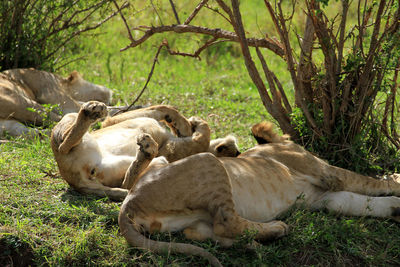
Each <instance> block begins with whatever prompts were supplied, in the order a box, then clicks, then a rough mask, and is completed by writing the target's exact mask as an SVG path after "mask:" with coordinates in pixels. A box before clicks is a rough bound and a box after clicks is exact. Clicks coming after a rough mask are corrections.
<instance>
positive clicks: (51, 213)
mask: <svg viewBox="0 0 400 267" xmlns="http://www.w3.org/2000/svg"><path fill="white" fill-rule="evenodd" d="M137 2H139V3H136V2H135V6H131V7H129V12H130V14H131V16H130V17H129V20H130V21H131V22H132V23H134V24H133V25H140V24H141V22H142V21H143V20H144V19H146V20H148V21H150V22H151V21H154V22H157V20H159V19H160V17H159V16H158V15H157V14H155V13H154V12H150V14H152V15H151V16H149V15H148V14H149V13H146V12H145V11H152V10H154V9H153V6H152V5H151V4H148V2H146V3H145V2H144V1H137ZM152 2H153V5H156V6H157V7H161V8H164V11H165V13H163V15H162V16H161V19H162V20H165V22H166V20H167V19H171V20H173V16H172V14H171V13H169V16H167V15H166V14H168V12H171V11H170V6H169V2H168V1H152ZM121 4H122V3H121ZM194 4H195V3H192V1H182V3H181V4H180V5H179V6H178V7H180V6H181V5H182V6H184V5H194ZM332 4H333V6H332V7H331V8H332V10H337V3H336V2H333V3H332ZM261 6H264V3H263V1H261V0H257V1H246V5H244V4H243V5H242V7H241V8H242V16H243V17H244V19H245V23H246V24H247V25H248V26H249V27H250V30H251V31H252V32H256V33H259V34H260V35H261V34H262V32H263V31H264V30H260V27H267V28H268V27H271V28H270V29H269V30H273V25H271V24H270V23H268V20H267V19H266V16H265V11H264V10H263V9H261V8H260V7H261ZM104 16H106V15H105V14H99V13H96V16H95V17H93V18H92V19H91V20H89V21H90V22H96V21H99V19H100V20H101V18H102V17H104ZM203 19H204V21H199V23H203V22H204V23H207V24H209V25H211V26H212V25H219V23H223V22H221V21H219V20H215V17H214V16H210V17H207V16H206V17H204V18H203ZM293 27H294V28H295V29H299V30H300V29H301V27H302V25H301V22H299V25H297V24H294V25H293ZM165 37H166V36H165V35H160V36H154V37H153V38H152V40H151V42H147V43H144V44H142V45H140V46H139V47H137V48H134V49H128V50H127V51H125V52H122V53H121V52H119V49H120V48H122V47H125V46H126V45H128V44H129V40H128V37H127V33H126V29H125V28H124V25H123V21H122V20H121V18H120V17H118V16H117V17H114V18H113V19H112V20H111V21H109V22H108V23H106V24H104V25H102V27H100V28H98V29H96V30H95V31H93V32H91V33H86V34H84V35H83V36H81V37H80V38H79V39H78V40H75V41H73V42H71V43H70V46H69V47H68V50H65V52H64V53H63V56H62V58H63V61H64V62H67V61H71V60H72V61H73V62H72V63H71V64H69V65H66V66H62V65H63V64H61V63H60V65H55V68H57V66H59V67H61V68H60V71H59V73H60V74H67V73H69V72H70V71H72V70H74V69H76V70H78V71H80V72H81V73H82V74H83V76H84V78H85V79H87V80H89V81H91V82H95V83H98V84H103V85H106V86H107V87H109V88H112V89H113V90H114V92H115V93H114V102H115V104H129V103H130V102H131V101H132V100H133V99H134V98H135V97H136V95H137V94H138V92H139V91H140V89H141V88H142V87H143V84H144V82H145V81H146V78H147V75H148V72H149V71H150V68H151V64H152V60H153V57H154V54H155V52H156V50H157V47H158V45H159V44H160V43H161V42H162V40H163V39H164V38H165ZM168 41H169V44H170V46H171V47H175V46H176V47H179V48H180V49H182V51H186V50H192V51H193V50H194V49H195V47H197V46H196V45H198V43H199V42H200V41H201V37H199V36H186V35H185V36H183V38H182V37H181V36H180V37H179V38H174V37H172V38H171V37H168ZM77 58H81V59H82V60H79V61H74V59H77ZM268 64H269V67H270V68H271V69H273V70H274V71H275V73H276V74H277V75H279V78H280V79H281V82H282V85H283V86H284V88H285V90H286V92H287V93H288V96H289V98H290V100H291V101H294V95H293V93H294V91H293V89H292V86H293V84H292V82H291V79H290V74H289V73H288V71H287V68H286V65H285V64H283V63H282V61H281V60H280V59H279V58H277V57H275V56H273V55H269V56H268ZM161 103H163V104H171V105H174V106H176V107H178V108H179V110H180V111H181V112H182V113H183V114H184V115H186V116H188V117H189V116H192V115H196V116H200V117H202V118H204V119H206V120H207V121H208V122H209V123H210V126H211V128H212V130H213V133H212V134H213V137H220V136H224V135H226V134H230V133H233V134H234V135H235V136H237V137H238V139H239V145H240V148H241V150H245V149H247V148H250V147H252V146H254V145H255V141H254V140H253V138H252V137H251V135H250V130H249V129H250V127H251V125H253V124H254V123H257V122H260V121H262V120H266V119H267V120H272V118H271V117H270V115H269V114H268V113H267V112H266V110H265V108H264V106H263V105H262V103H261V101H260V97H259V94H258V91H257V89H256V88H255V86H254V84H253V82H252V81H251V80H250V78H249V76H248V73H247V71H246V69H245V66H244V64H243V58H242V56H241V52H240V47H239V46H238V45H237V44H233V43H221V44H219V45H216V46H213V47H211V48H210V49H208V50H207V51H205V52H204V53H203V54H202V55H201V60H200V61H199V60H197V59H193V58H181V57H171V56H169V55H168V54H167V52H166V51H165V50H163V52H162V54H161V55H160V57H159V61H158V64H157V66H156V70H155V73H154V75H153V77H152V80H151V82H150V84H149V86H148V88H147V90H146V91H145V93H144V95H143V96H142V97H141V98H140V101H139V102H138V103H137V104H141V105H147V104H161ZM0 153H1V154H0V155H1V156H0V265H6V264H10V265H14V266H18V265H27V264H31V265H39V266H41V265H51V266H61V265H68V266H81V265H89V266H109V265H112V266H137V265H159V266H164V265H195V266H197V265H205V264H207V262H204V261H203V260H202V259H200V258H197V257H186V256H184V255H168V254H165V255H156V254H152V253H149V252H143V251H141V250H137V249H134V248H130V247H129V246H128V245H127V243H126V242H125V240H124V239H123V238H122V237H121V236H120V234H119V233H118V225H117V216H118V211H119V203H115V202H111V201H109V200H108V199H99V198H93V197H89V196H82V195H80V194H78V193H76V192H74V191H73V190H71V189H69V187H68V186H67V185H66V184H65V183H64V182H63V181H62V180H61V178H60V176H59V174H58V170H57V167H56V164H55V161H54V158H53V155H52V153H51V149H50V146H49V140H48V138H43V139H35V140H25V139H23V138H19V139H15V140H10V142H6V143H3V144H1V145H0ZM353 167H354V168H357V166H353ZM282 219H284V221H285V222H287V223H288V224H289V225H290V226H291V227H292V228H291V233H290V234H289V235H288V236H287V237H284V238H282V239H280V240H277V241H273V242H269V243H266V244H264V246H262V247H261V248H260V249H258V250H257V251H255V252H249V251H246V250H244V249H243V247H242V246H241V242H240V240H239V242H238V245H237V246H236V247H235V248H232V249H222V248H220V247H218V246H217V245H215V244H214V243H213V242H211V241H209V242H203V243H197V242H193V243H195V244H196V245H200V246H202V247H205V248H207V249H208V250H209V251H211V252H212V253H214V255H216V256H217V257H218V258H219V259H220V260H221V261H222V263H223V264H225V265H228V266H229V265H234V266H243V265H253V266H276V265H284V266H299V265H329V266H331V265H363V266H365V265H367V266H398V265H400V258H399V254H398V252H399V251H400V242H399V241H400V239H399V236H400V226H399V224H398V223H395V222H393V221H391V220H383V219H375V218H353V217H344V216H340V217H339V216H336V215H334V214H329V213H326V212H319V213H313V212H309V211H304V210H303V209H301V208H295V209H293V210H292V211H290V212H288V213H287V214H284V215H282ZM152 238H155V239H163V240H170V239H173V240H178V241H184V242H190V241H188V240H184V238H183V237H182V236H181V235H179V234H174V235H172V236H170V235H156V236H153V237H152ZM242 242H243V241H242Z"/></svg>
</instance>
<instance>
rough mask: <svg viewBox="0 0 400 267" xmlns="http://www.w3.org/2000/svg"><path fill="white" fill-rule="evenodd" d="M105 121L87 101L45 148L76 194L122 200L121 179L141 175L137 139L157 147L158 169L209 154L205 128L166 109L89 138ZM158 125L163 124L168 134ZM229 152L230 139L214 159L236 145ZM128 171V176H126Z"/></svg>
mask: <svg viewBox="0 0 400 267" xmlns="http://www.w3.org/2000/svg"><path fill="white" fill-rule="evenodd" d="M106 115H107V110H106V106H105V105H104V104H102V103H100V102H96V101H90V102H87V103H85V104H84V105H83V106H82V108H81V109H80V111H79V113H70V114H67V115H65V116H64V117H63V118H62V120H61V121H60V122H59V123H58V124H57V125H56V126H55V127H54V129H53V131H52V135H51V146H52V150H53V153H54V156H55V158H56V161H57V164H58V167H59V170H60V173H61V176H62V178H63V179H64V180H66V181H67V182H68V184H70V185H71V186H72V187H73V188H75V189H76V190H78V191H79V192H82V193H88V194H95V195H98V196H108V197H110V198H112V199H116V200H122V199H124V198H125V196H126V195H127V192H128V189H130V187H131V184H130V183H129V182H128V180H126V181H124V179H125V177H126V176H130V175H134V174H135V173H136V174H137V172H141V171H142V170H143V169H141V168H140V167H139V168H136V167H135V164H137V162H136V161H140V160H141V159H142V158H141V157H137V153H138V151H139V148H140V147H139V146H138V144H137V142H138V137H139V136H141V135H142V134H148V135H149V136H151V137H152V140H154V142H155V144H156V145H157V151H151V154H152V155H154V154H155V155H158V156H163V157H162V158H159V159H158V160H157V162H159V163H160V162H161V163H164V162H166V160H168V161H170V162H172V161H175V160H178V159H181V158H184V157H187V156H189V155H192V154H195V153H199V152H204V151H207V150H208V149H209V145H210V128H209V126H208V124H207V123H206V122H205V121H203V120H201V119H198V118H193V117H192V118H190V119H189V120H187V119H186V118H185V117H183V116H182V115H181V114H179V113H178V112H177V111H176V110H175V109H173V108H171V107H169V106H153V107H148V108H144V109H138V110H134V111H129V112H127V113H123V114H121V115H117V116H115V117H112V118H108V119H106V120H105V122H104V123H103V124H104V127H103V128H102V129H99V130H97V131H93V132H91V133H89V132H88V129H89V127H90V125H91V124H92V123H94V122H96V121H97V120H99V119H101V118H104V117H106ZM160 121H164V122H166V123H167V125H168V126H169V128H170V129H171V131H172V133H171V132H169V131H168V130H166V129H165V127H164V126H163V125H161V124H160ZM140 140H141V139H140ZM142 141H143V140H142ZM140 145H142V146H143V147H141V149H149V148H148V147H147V145H146V144H143V143H142V142H140ZM234 146H235V148H236V150H235V149H232V140H231V139H229V140H228V142H225V140H224V139H221V140H220V141H219V145H216V146H213V149H215V154H216V155H217V154H218V153H221V152H224V151H225V152H226V151H231V152H230V153H232V154H233V156H235V155H236V154H238V151H237V146H236V143H234ZM220 147H223V148H228V149H219V148H220ZM132 164H133V165H132ZM130 166H131V167H130ZM129 167H130V170H132V171H131V172H130V173H127V170H128V168H129Z"/></svg>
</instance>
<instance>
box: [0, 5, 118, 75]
mask: <svg viewBox="0 0 400 267" xmlns="http://www.w3.org/2000/svg"><path fill="white" fill-rule="evenodd" d="M110 2H111V1H110V0H102V1H99V0H88V1H86V0H73V1H71V0H36V1H32V0H3V1H0V70H6V69H11V68H27V67H34V68H40V69H45V70H54V67H55V66H56V65H65V64H67V63H68V62H65V61H66V60H67V59H66V58H62V57H61V55H62V54H63V52H64V51H65V50H66V49H67V48H68V44H69V43H70V42H71V41H72V40H73V39H74V38H75V37H77V36H79V35H80V34H82V33H84V32H87V31H90V30H93V29H95V28H97V27H99V26H100V25H102V24H103V23H104V22H106V21H107V20H109V19H110V18H111V17H113V16H114V15H115V14H117V12H114V13H112V14H110V15H107V13H108V12H109V10H110ZM96 20H98V21H96Z"/></svg>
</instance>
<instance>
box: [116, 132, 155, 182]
mask: <svg viewBox="0 0 400 267" xmlns="http://www.w3.org/2000/svg"><path fill="white" fill-rule="evenodd" d="M137 144H138V145H139V150H138V153H137V155H136V158H135V160H134V161H133V162H132V163H131V165H130V166H129V168H128V170H127V171H126V173H125V178H124V181H123V183H122V186H121V187H122V188H125V189H130V188H131V187H132V186H133V185H134V184H135V182H136V179H137V178H138V176H139V174H141V173H142V172H143V171H144V170H145V169H146V168H147V167H148V166H149V164H150V162H151V161H152V160H153V158H154V157H155V156H156V155H157V153H158V144H157V143H156V141H154V139H153V138H152V137H151V136H150V135H149V134H140V135H139V136H138V137H137Z"/></svg>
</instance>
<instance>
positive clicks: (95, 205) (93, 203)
mask: <svg viewBox="0 0 400 267" xmlns="http://www.w3.org/2000/svg"><path fill="white" fill-rule="evenodd" d="M61 200H62V201H63V202H66V203H68V204H69V205H70V207H72V208H74V209H76V210H80V212H81V213H85V216H83V217H81V220H83V221H84V220H85V219H87V220H88V222H90V221H91V220H92V219H93V216H98V220H101V221H103V222H104V223H105V226H106V227H108V226H110V227H112V226H115V225H117V224H118V214H119V209H116V208H115V205H117V204H118V202H115V201H112V200H110V199H109V198H101V197H97V196H93V195H82V194H80V193H79V192H77V191H75V190H74V189H72V188H68V189H67V191H66V192H65V193H63V194H62V195H61ZM68 220H69V221H70V220H71V218H68Z"/></svg>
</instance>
